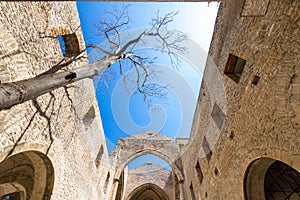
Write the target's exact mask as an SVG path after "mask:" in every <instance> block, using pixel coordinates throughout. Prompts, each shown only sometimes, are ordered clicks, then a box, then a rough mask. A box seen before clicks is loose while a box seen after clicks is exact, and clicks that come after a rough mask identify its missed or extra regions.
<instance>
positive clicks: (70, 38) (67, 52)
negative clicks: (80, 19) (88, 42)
mask: <svg viewBox="0 0 300 200" xmlns="http://www.w3.org/2000/svg"><path fill="white" fill-rule="evenodd" d="M57 39H58V42H59V45H60V48H61V50H62V54H63V55H64V56H66V57H71V56H74V55H77V54H79V53H80V49H79V42H78V38H77V36H76V34H75V33H72V34H66V35H59V36H57Z"/></svg>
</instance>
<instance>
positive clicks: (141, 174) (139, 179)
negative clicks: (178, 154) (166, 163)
mask: <svg viewBox="0 0 300 200" xmlns="http://www.w3.org/2000/svg"><path fill="white" fill-rule="evenodd" d="M148 164H149V163H148ZM151 164H152V166H151V167H152V168H151V169H149V168H147V163H145V164H143V165H140V166H138V167H136V168H133V169H130V170H129V171H128V178H127V181H126V187H125V189H124V191H125V194H124V200H127V199H128V198H127V197H128V196H129V195H130V194H131V193H132V192H133V191H134V190H135V189H136V188H137V187H139V186H141V185H144V184H147V183H152V184H155V185H157V186H158V187H160V188H161V189H163V190H164V191H165V193H166V194H167V195H168V197H169V198H170V199H174V197H173V179H172V172H171V171H169V170H167V169H165V168H163V167H161V166H159V165H156V164H154V163H151Z"/></svg>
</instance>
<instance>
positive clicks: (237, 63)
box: [224, 54, 246, 83]
mask: <svg viewBox="0 0 300 200" xmlns="http://www.w3.org/2000/svg"><path fill="white" fill-rule="evenodd" d="M245 64H246V60H244V59H242V58H240V57H237V56H235V55H233V54H229V57H228V61H227V64H226V67H225V71H224V74H226V75H227V76H228V77H229V78H231V79H232V80H233V81H235V82H236V83H238V82H239V80H240V78H241V75H242V72H243V69H244V66H245Z"/></svg>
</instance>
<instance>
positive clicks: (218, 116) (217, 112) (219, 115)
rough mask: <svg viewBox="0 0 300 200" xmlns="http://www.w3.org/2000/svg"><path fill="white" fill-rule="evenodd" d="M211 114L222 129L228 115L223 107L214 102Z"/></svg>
mask: <svg viewBox="0 0 300 200" xmlns="http://www.w3.org/2000/svg"><path fill="white" fill-rule="evenodd" d="M211 116H212V118H213V119H214V121H215V123H216V125H217V127H218V128H219V129H220V130H221V128H222V126H223V122H224V120H225V117H226V115H225V114H224V113H223V112H222V110H221V108H220V107H219V106H218V104H216V103H215V104H214V107H213V110H212V112H211Z"/></svg>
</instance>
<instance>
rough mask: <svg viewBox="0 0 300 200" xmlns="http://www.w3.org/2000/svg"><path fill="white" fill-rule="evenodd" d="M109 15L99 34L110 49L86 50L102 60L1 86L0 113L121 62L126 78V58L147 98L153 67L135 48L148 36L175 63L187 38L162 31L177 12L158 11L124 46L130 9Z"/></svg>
mask: <svg viewBox="0 0 300 200" xmlns="http://www.w3.org/2000/svg"><path fill="white" fill-rule="evenodd" d="M109 14H111V15H113V17H112V18H110V19H112V20H110V21H108V20H105V19H103V18H102V19H101V20H100V23H99V24H98V30H99V33H102V34H104V36H105V38H106V39H107V41H108V42H109V47H108V48H104V47H100V46H96V45H89V46H87V48H94V49H97V50H99V51H100V52H101V53H102V54H104V56H103V57H102V58H101V59H99V60H98V61H96V62H94V63H92V64H86V65H83V66H80V67H78V68H74V69H69V70H65V71H64V72H58V69H61V68H62V66H61V65H60V66H56V68H52V69H50V70H48V71H47V72H45V73H43V74H41V75H39V76H36V77H34V78H30V79H27V80H21V81H17V82H11V83H3V84H0V110H2V109H8V108H10V107H12V106H14V105H17V104H20V103H22V102H25V101H28V100H34V99H36V98H37V97H38V96H40V95H43V94H45V93H49V92H51V91H53V90H54V89H57V88H60V87H64V86H66V85H68V84H70V83H73V82H76V81H79V80H81V79H85V78H93V77H94V76H96V75H98V74H99V72H102V71H103V70H105V69H107V68H109V67H110V66H111V65H112V64H114V63H119V69H120V73H121V75H123V76H125V75H124V74H123V70H122V69H123V66H122V62H121V60H123V59H127V60H128V61H129V62H130V63H131V64H132V66H133V67H134V68H135V70H136V73H137V80H136V84H137V88H138V91H139V92H140V93H142V94H144V95H145V96H146V93H147V91H146V89H145V84H146V82H147V79H148V77H149V74H150V73H149V71H148V70H147V69H148V68H147V64H151V62H148V61H149V60H148V59H145V58H143V57H141V56H140V55H136V54H135V53H134V51H133V50H134V47H135V46H136V45H138V44H139V43H141V42H142V40H143V39H144V38H145V37H154V38H156V40H158V41H159V42H160V44H161V47H160V48H161V50H163V51H166V52H167V53H168V55H169V56H170V58H171V60H172V62H174V60H177V57H176V53H174V52H178V51H184V50H185V49H184V48H183V47H180V43H181V42H183V41H184V40H185V39H186V35H185V34H177V33H178V32H175V31H167V32H166V31H163V29H164V28H165V27H166V26H167V24H169V23H170V22H172V21H173V18H174V16H175V15H176V14H177V12H171V13H168V14H166V15H164V16H163V17H161V16H159V12H157V13H156V16H155V18H153V19H152V22H151V27H150V28H148V29H145V30H144V31H142V32H141V33H140V34H139V35H138V36H137V37H135V38H133V39H129V40H128V41H126V42H125V43H122V38H121V34H120V32H121V31H122V29H124V28H126V26H127V25H128V24H129V23H130V21H131V20H130V18H129V15H128V7H125V8H124V9H122V11H118V10H114V11H113V12H111V13H109ZM77 56H78V55H77ZM73 60H74V61H75V60H76V59H73ZM150 93H151V92H150Z"/></svg>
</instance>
